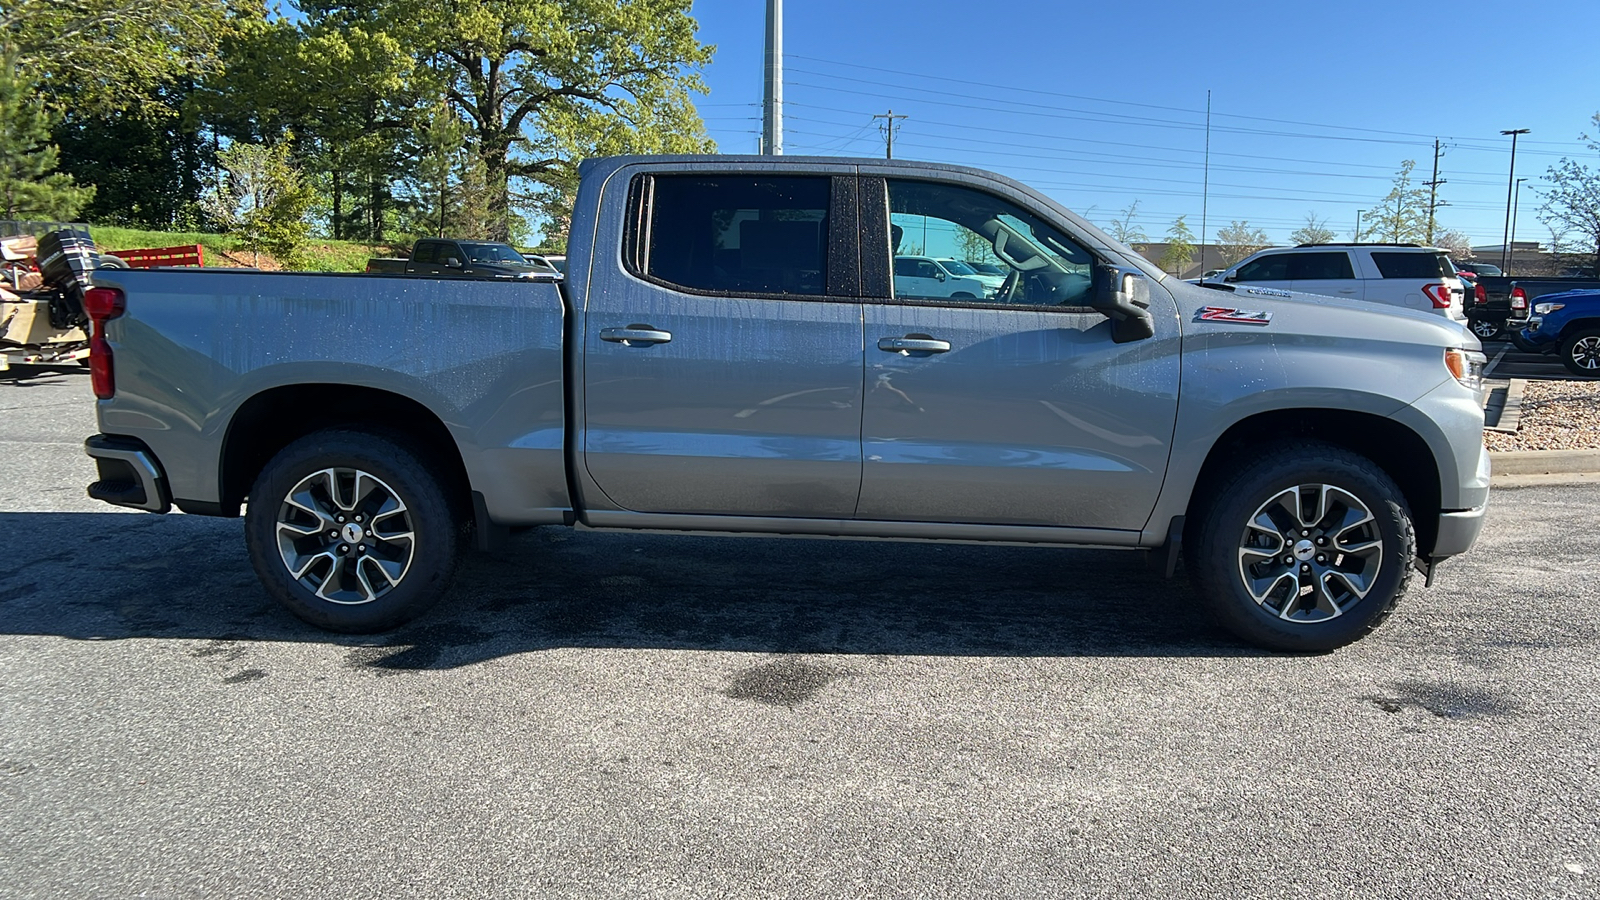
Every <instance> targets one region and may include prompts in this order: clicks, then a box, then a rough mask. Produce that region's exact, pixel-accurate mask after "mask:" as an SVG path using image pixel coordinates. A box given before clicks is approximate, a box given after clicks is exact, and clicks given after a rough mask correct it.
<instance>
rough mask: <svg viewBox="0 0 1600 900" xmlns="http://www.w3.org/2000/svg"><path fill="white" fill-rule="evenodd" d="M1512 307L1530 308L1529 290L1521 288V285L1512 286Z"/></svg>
mask: <svg viewBox="0 0 1600 900" xmlns="http://www.w3.org/2000/svg"><path fill="white" fill-rule="evenodd" d="M1511 308H1512V309H1527V308H1528V292H1527V291H1525V290H1523V289H1522V288H1519V287H1514V288H1512V289H1511Z"/></svg>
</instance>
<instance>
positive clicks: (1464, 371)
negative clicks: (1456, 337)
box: [1444, 347, 1488, 391]
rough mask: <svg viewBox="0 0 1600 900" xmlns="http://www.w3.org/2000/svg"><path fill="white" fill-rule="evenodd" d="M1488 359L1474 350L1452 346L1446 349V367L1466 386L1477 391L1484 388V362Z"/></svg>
mask: <svg viewBox="0 0 1600 900" xmlns="http://www.w3.org/2000/svg"><path fill="white" fill-rule="evenodd" d="M1487 361H1488V358H1487V357H1485V356H1484V355H1483V354H1482V353H1478V352H1477V351H1474V350H1460V349H1457V348H1454V347H1452V348H1450V349H1449V350H1446V351H1444V367H1445V368H1446V369H1449V370H1450V374H1451V375H1453V376H1455V379H1456V380H1457V381H1459V382H1461V383H1462V384H1463V385H1464V386H1466V387H1469V388H1471V389H1472V390H1475V391H1481V390H1483V364H1484V363H1485V362H1487Z"/></svg>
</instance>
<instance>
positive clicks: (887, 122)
mask: <svg viewBox="0 0 1600 900" xmlns="http://www.w3.org/2000/svg"><path fill="white" fill-rule="evenodd" d="M909 118H911V117H910V116H908V115H903V114H902V115H896V114H895V111H894V110H892V109H891V110H889V111H888V112H886V113H884V114H882V115H877V116H873V117H872V119H873V121H877V120H878V119H883V120H884V123H883V124H882V125H880V126H878V127H879V129H880V130H882V131H883V140H884V144H883V158H884V159H894V133H895V130H896V129H898V128H899V127H900V126H899V125H896V124H895V123H894V120H895V119H909Z"/></svg>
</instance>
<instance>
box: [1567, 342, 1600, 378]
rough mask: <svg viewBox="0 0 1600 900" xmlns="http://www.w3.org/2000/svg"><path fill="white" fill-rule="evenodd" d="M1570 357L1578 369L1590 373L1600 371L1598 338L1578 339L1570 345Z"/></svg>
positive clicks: (1599, 344)
mask: <svg viewBox="0 0 1600 900" xmlns="http://www.w3.org/2000/svg"><path fill="white" fill-rule="evenodd" d="M1570 355H1571V357H1572V362H1573V364H1574V365H1576V366H1577V367H1578V368H1580V369H1584V370H1586V371H1590V372H1593V371H1596V370H1600V336H1595V335H1589V336H1588V337H1581V338H1578V339H1577V340H1576V341H1574V342H1573V344H1572V350H1571V351H1570Z"/></svg>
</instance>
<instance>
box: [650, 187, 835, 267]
mask: <svg viewBox="0 0 1600 900" xmlns="http://www.w3.org/2000/svg"><path fill="white" fill-rule="evenodd" d="M653 181H654V183H653V185H652V186H651V187H649V188H648V189H647V190H648V191H649V194H650V196H649V199H648V200H647V201H643V202H646V203H647V204H648V213H647V216H646V221H645V223H644V228H645V234H644V236H643V240H642V242H641V243H642V244H643V245H644V247H645V249H646V252H645V253H644V254H642V256H643V258H642V259H639V260H637V265H638V268H639V269H641V270H642V271H641V272H639V274H642V275H647V276H650V277H652V278H655V279H657V280H660V281H664V282H667V283H669V284H671V285H674V286H678V287H683V288H687V289H689V290H693V291H706V292H711V293H718V294H729V293H731V294H800V295H807V296H820V295H822V294H824V293H825V282H826V274H827V271H828V256H827V249H828V248H827V236H828V201H829V197H830V190H831V186H832V185H831V181H830V179H829V178H827V177H825V176H824V177H819V176H800V177H760V176H750V175H660V176H656V177H655V178H654V179H653ZM630 218H631V217H630Z"/></svg>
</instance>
